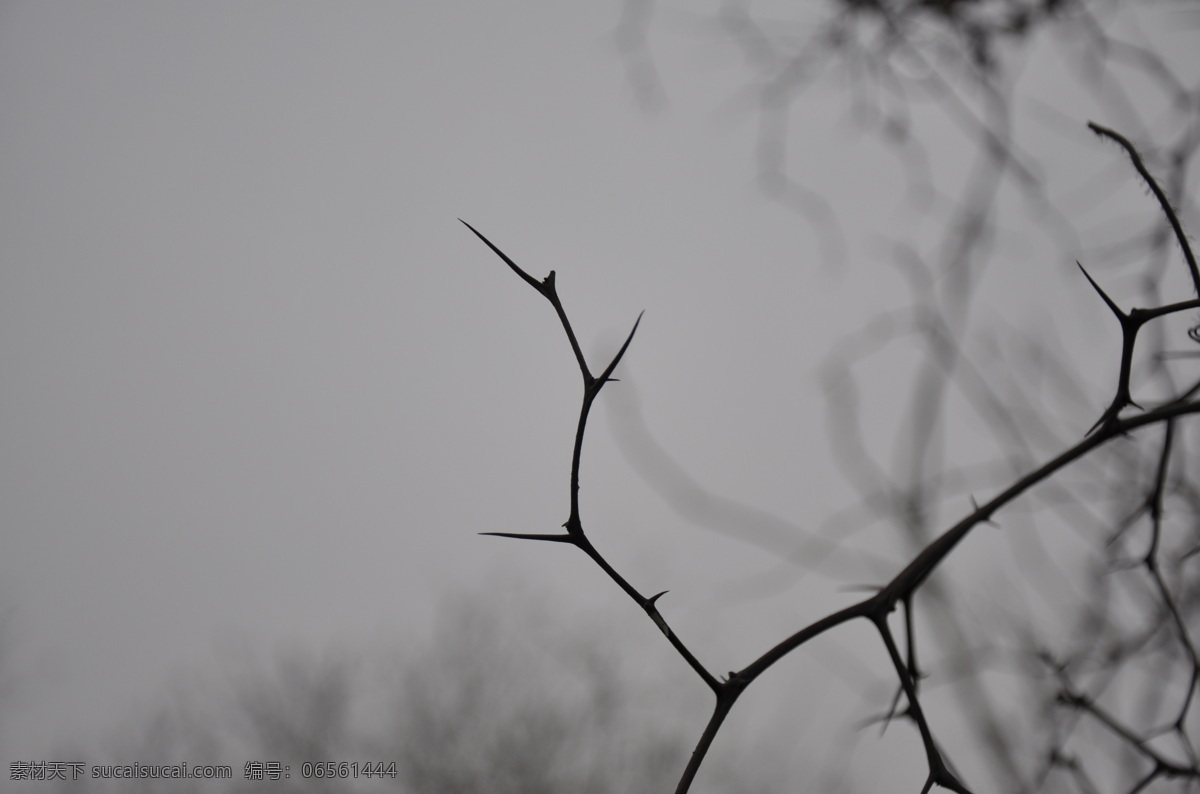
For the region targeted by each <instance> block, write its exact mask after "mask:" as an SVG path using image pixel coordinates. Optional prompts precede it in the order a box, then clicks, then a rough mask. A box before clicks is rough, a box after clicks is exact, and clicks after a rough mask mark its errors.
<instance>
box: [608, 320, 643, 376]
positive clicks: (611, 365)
mask: <svg viewBox="0 0 1200 794" xmlns="http://www.w3.org/2000/svg"><path fill="white" fill-rule="evenodd" d="M645 313H646V311H645V310H644V309H643V310H642V311H640V312H638V316H637V320H635V321H634V323H633V329H632V330H631V331H630V332H629V336H627V337H625V344H623V345H621V349H620V350H618V351H617V354H616V355H615V356H613V360H612V361H611V362H609V364H608V366H607V367H606V368H605V370H604V372H602V373H600V377H598V378H596V382H597V383H600V384H603V383H604V382H605V381H607V380H608V379H609V377H608V376H609V375H611V374H612V373H613V370H614V369H616V368H617V364H619V363H621V357H622V356H624V355H625V351H626V350H628V349H629V343H630V342H632V341H633V335H634V334H636V333H637V329H638V325H639V324H640V323H641V322H642V315H643V314H645Z"/></svg>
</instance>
